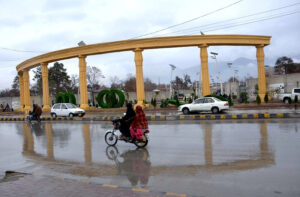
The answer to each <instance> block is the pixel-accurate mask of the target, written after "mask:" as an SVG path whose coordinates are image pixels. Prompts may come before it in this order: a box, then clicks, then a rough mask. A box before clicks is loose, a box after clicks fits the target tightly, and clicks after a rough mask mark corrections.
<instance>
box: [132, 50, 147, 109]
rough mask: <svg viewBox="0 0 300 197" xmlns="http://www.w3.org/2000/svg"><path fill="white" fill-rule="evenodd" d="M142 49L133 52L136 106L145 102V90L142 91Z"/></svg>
mask: <svg viewBox="0 0 300 197" xmlns="http://www.w3.org/2000/svg"><path fill="white" fill-rule="evenodd" d="M142 51H143V50H142V49H139V48H137V49H135V50H134V62H135V68H136V98H137V101H138V103H137V105H143V101H144V100H145V90H144V76H143V55H142Z"/></svg>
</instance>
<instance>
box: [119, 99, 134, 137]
mask: <svg viewBox="0 0 300 197" xmlns="http://www.w3.org/2000/svg"><path fill="white" fill-rule="evenodd" d="M126 107H127V111H126V114H125V116H124V117H123V118H122V119H121V120H120V122H121V125H120V132H121V133H122V136H121V137H120V138H121V139H124V138H126V137H130V131H129V127H130V125H131V123H132V122H133V120H134V117H135V112H134V110H133V107H132V104H131V103H128V104H127V106H126Z"/></svg>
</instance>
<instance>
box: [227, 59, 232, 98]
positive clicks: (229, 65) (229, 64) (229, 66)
mask: <svg viewBox="0 0 300 197" xmlns="http://www.w3.org/2000/svg"><path fill="white" fill-rule="evenodd" d="M227 65H228V68H229V69H231V66H232V63H231V62H228V63H227ZM229 85H230V89H229V95H230V96H231V80H230V79H229Z"/></svg>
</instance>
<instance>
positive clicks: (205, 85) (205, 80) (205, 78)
mask: <svg viewBox="0 0 300 197" xmlns="http://www.w3.org/2000/svg"><path fill="white" fill-rule="evenodd" d="M199 48H200V58H201V72H202V96H205V95H208V94H210V87H209V72H208V55H207V45H206V44H203V45H200V46H199Z"/></svg>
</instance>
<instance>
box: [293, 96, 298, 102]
mask: <svg viewBox="0 0 300 197" xmlns="http://www.w3.org/2000/svg"><path fill="white" fill-rule="evenodd" d="M294 102H295V103H298V95H295V99H294Z"/></svg>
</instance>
